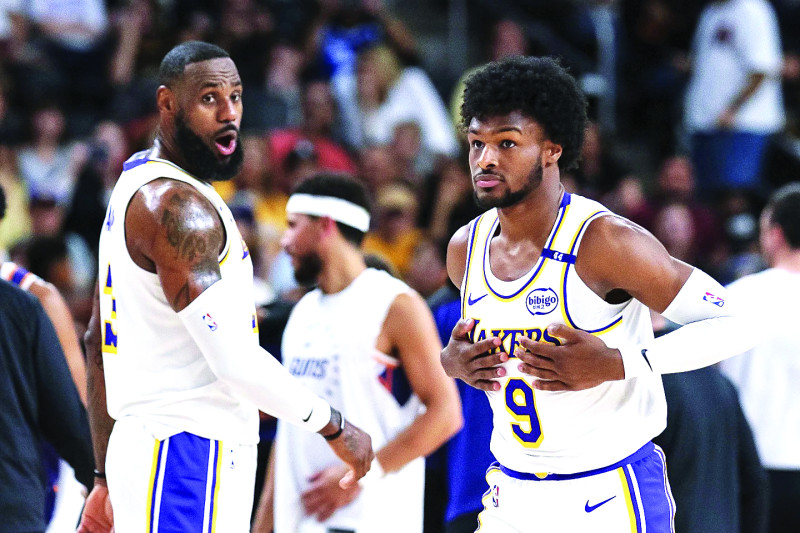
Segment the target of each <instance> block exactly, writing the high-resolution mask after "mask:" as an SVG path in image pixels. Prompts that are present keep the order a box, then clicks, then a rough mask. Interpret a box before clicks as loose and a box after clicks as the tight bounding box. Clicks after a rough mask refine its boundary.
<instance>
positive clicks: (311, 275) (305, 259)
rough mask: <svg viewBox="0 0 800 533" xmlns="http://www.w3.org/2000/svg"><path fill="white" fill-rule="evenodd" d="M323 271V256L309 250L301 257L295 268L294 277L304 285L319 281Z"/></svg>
mask: <svg viewBox="0 0 800 533" xmlns="http://www.w3.org/2000/svg"><path fill="white" fill-rule="evenodd" d="M321 272H322V258H321V257H320V256H319V254H318V253H316V252H309V253H307V254H305V255H303V256H302V257H300V258H299V261H298V263H297V268H295V269H294V279H295V280H296V281H297V283H299V284H300V285H302V286H304V287H310V286H312V285H315V284H316V283H317V278H319V275H320V273H321Z"/></svg>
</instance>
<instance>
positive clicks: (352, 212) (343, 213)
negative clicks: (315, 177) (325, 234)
mask: <svg viewBox="0 0 800 533" xmlns="http://www.w3.org/2000/svg"><path fill="white" fill-rule="evenodd" d="M286 212H287V213H299V214H302V215H313V216H316V217H330V218H332V219H333V220H335V221H337V222H341V223H342V224H347V225H348V226H350V227H353V228H355V229H357V230H359V231H361V232H363V233H366V232H367V230H368V229H369V212H368V211H367V210H366V209H364V208H363V207H361V206H360V205H356V204H354V203H353V202H350V201H347V200H344V199H342V198H335V197H333V196H315V195H313V194H293V195H291V196H290V197H289V201H288V202H286Z"/></svg>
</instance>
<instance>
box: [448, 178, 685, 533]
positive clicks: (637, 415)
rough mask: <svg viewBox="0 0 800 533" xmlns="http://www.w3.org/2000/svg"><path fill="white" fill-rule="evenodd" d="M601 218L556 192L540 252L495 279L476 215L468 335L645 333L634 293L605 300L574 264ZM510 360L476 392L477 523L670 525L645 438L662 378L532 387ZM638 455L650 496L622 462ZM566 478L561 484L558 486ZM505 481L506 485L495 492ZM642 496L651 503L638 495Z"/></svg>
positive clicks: (485, 233) (465, 299)
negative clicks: (487, 435) (558, 329)
mask: <svg viewBox="0 0 800 533" xmlns="http://www.w3.org/2000/svg"><path fill="white" fill-rule="evenodd" d="M609 215H611V216H614V215H613V214H612V213H611V212H609V211H608V210H606V209H605V208H604V207H603V206H602V205H600V204H598V203H597V202H594V201H592V200H589V199H586V198H583V197H580V196H577V195H570V194H567V193H564V195H563V197H562V200H561V203H560V206H559V211H558V216H557V218H556V222H555V224H554V226H553V228H552V230H551V232H550V235H549V237H548V239H547V241H546V245H545V247H544V249H543V250H542V253H541V256H540V258H539V259H538V261H537V262H536V264H535V265H533V267H532V268H531V269H530V271H528V272H527V273H526V274H524V275H523V276H521V277H520V278H518V279H515V280H511V281H503V280H500V279H498V278H497V277H495V276H494V274H493V273H492V270H491V266H490V253H491V250H490V244H491V240H492V237H493V236H494V235H495V234H496V233H497V231H498V224H499V219H498V214H497V210H496V209H491V210H489V211H487V212H486V213H484V214H483V215H481V216H480V217H478V218H476V219H475V220H474V221H473V222H472V224H471V226H470V233H469V241H468V249H467V265H466V273H465V276H464V280H463V283H462V287H461V299H462V316H463V317H464V318H472V319H474V320H475V322H476V325H475V329H474V331H473V332H472V333H471V335H472V339H473V340H474V341H478V340H482V339H484V338H487V337H491V336H497V337H499V338H500V339H501V340H502V345H501V347H500V348H499V349H502V350H503V351H506V352H507V353H509V354H513V352H514V348H515V347H516V345H517V344H518V343H519V341H518V339H519V338H520V337H521V336H526V337H530V338H533V339H534V340H537V341H539V342H546V343H551V344H559V340H558V339H556V338H554V337H552V336H551V335H550V334H549V333H548V332H547V329H546V328H547V326H549V325H550V324H553V323H560V324H566V325H568V326H570V327H573V328H576V329H581V330H584V331H587V332H589V333H592V334H594V335H597V336H599V337H600V338H601V339H602V340H603V341H604V342H605V343H606V344H607V345H608V346H611V347H616V346H620V345H622V344H626V343H639V342H644V341H647V340H651V339H652V338H653V330H652V324H651V322H650V314H649V310H648V309H647V307H646V306H644V305H643V304H641V303H640V302H638V301H637V300H635V299H631V300H629V301H627V302H624V303H621V304H609V303H607V302H605V301H604V300H603V299H602V298H600V297H599V296H597V295H596V294H595V293H594V292H592V290H591V289H590V288H589V287H588V286H586V284H585V283H584V282H583V281H582V280H581V278H580V277H579V276H578V274H577V273H576V271H575V259H576V256H577V254H578V250H579V247H580V244H581V239H582V237H583V235H584V232H585V231H586V228H587V227H588V225H589V224H590V223H591V221H593V220H595V219H596V218H598V217H601V216H609ZM518 365H519V361H518V360H517V359H516V358H514V357H511V358H510V359H509V360H508V361H507V362H506V363H505V364H504V365H503V366H504V367H505V369H506V376H505V377H504V378H502V379H500V380H499V382H500V384H501V388H500V390H498V391H493V392H487V393H486V394H487V397H488V399H489V403H490V405H491V407H492V412H493V431H492V439H491V450H492V453H493V454H494V455H495V457H496V458H497V460H498V464H497V465H496V466H495V467H494V468H490V469H489V471H488V472H487V480H489V482H490V492H489V493H487V498H486V499H485V500H484V503H485V504H487V505H486V506H485V510H484V511H483V512H482V513H481V524H482V527H481V528H480V531H524V530H525V526H524V525H523V524H528V527H530V524H538V525H539V526H542V527H544V529H542V531H555V530H557V531H613V532H619V531H642V530H643V529H637V527H640V526H637V524H646V525H651V524H653V520H654V519H655V517H657V518H658V519H659V520H660V521H661V522H662V523H664V524H667V525H666V526H665V527H666V529H664V528H663V527H662V528H661V529H657V528H656V526H655V525H651V527H650V531H670V528H671V516H672V515H671V513H672V508H671V505H672V504H671V496H669V491H668V490H667V491H666V492H665V488H666V487H667V485H666V483H667V482H666V470H665V469H664V465H663V456H662V454H660V453H659V451H658V450H655V449H654V447H653V445H652V444H651V443H649V441H650V439H651V438H653V437H655V436H656V435H658V434H659V433H660V432H661V431H663V429H664V427H665V426H666V401H665V398H664V390H663V387H662V384H661V377H660V376H659V375H651V376H646V377H640V378H636V379H629V380H622V381H611V382H606V383H603V384H601V385H598V386H597V387H593V388H591V389H588V390H583V391H576V392H550V391H538V390H534V388H533V387H532V379H533V378H532V377H531V376H528V375H525V374H522V373H521V372H520V371H519V370H518V368H517V366H518ZM646 444H647V445H646ZM643 445H646V446H644V447H643ZM642 459H644V460H646V461H650V462H653V463H654V464H653V465H651V466H653V468H654V469H655V470H657V472H656V471H655V470H654V473H655V475H656V479H655V482H654V486H656V488H659V489H660V495H659V494H656V495H655V496H653V495H650V494H649V492H648V491H645V490H644V487H643V485H641V483H642V481H641V480H639V481H638V482H637V479H636V476H635V472H633V467H631V465H634V466H635V464H636V462H637V461H639V460H642ZM659 464H660V467H659ZM612 467H613V468H612ZM627 467H631V472H629V473H628V478H626V472H628V470H627ZM659 468H660V469H659ZM651 470H653V469H651ZM599 471H602V472H599ZM631 475H633V476H634V479H633V480H632V481H631V480H630V476H631ZM501 478H502V480H503V481H500V479H501ZM600 479H603V481H599V480H600ZM609 479H610V481H608V480H609ZM533 480H546V481H542V482H537V483H530V482H529V481H533ZM556 483H560V484H561V485H558V487H559V488H556V486H557V485H556ZM581 483H582V484H583V485H580V484H581ZM637 483H638V485H637ZM567 484H569V485H570V487H571V488H570V489H569V490H568V491H565V490H564V487H565V486H566V485H567ZM504 485H505V486H506V487H507V488H506V490H505V491H502V490H500V489H501V488H503V486H504ZM576 485H577V486H584V487H587V488H586V490H578V489H577V488H576ZM512 487H513V488H512ZM592 487H595V488H597V489H598V490H596V491H595V490H592ZM612 488H613V489H614V491H612ZM520 491H522V492H521V493H520ZM640 492H646V494H639V493H640ZM512 494H513V495H514V496H512ZM567 494H570V495H572V496H571V499H568V498H565V496H566V495H567ZM490 495H491V496H492V498H491V504H490V505H489V504H488V502H489V498H488V496H490ZM606 495H607V496H606ZM606 497H611V499H610V500H608V502H607V503H605V504H604V505H603V506H602V507H598V508H594V507H593V506H592V504H593V503H594V502H599V501H602V500H605V499H606ZM652 497H655V498H656V503H655V504H653V503H650V502H649V500H650V499H651V498H652ZM514 498H520V499H519V501H516V500H515V499H514ZM637 498H638V500H637ZM644 500H647V501H644ZM515 501H516V503H512V502H515ZM637 502H638V505H637ZM578 503H579V504H580V505H578ZM584 503H585V505H584ZM565 505H566V507H565ZM556 527H557V528H558V529H549V528H556ZM626 528H628V529H626Z"/></svg>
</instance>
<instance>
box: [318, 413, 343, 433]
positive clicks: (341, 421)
mask: <svg viewBox="0 0 800 533" xmlns="http://www.w3.org/2000/svg"><path fill="white" fill-rule="evenodd" d="M336 412H337V413H339V429H337V430H336V431H335V432H333V433H331V434H330V435H323V436H322V437H323V438H324V439H325V440H336V439H338V438H339V435H341V434H342V432H343V431H344V415H343V414H342V413H341V412H339V411H336Z"/></svg>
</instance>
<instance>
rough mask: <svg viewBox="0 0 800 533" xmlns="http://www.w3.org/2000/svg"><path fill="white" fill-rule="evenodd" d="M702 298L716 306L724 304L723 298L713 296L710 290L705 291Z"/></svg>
mask: <svg viewBox="0 0 800 533" xmlns="http://www.w3.org/2000/svg"><path fill="white" fill-rule="evenodd" d="M703 300H705V301H707V302H709V303H712V304H714V305H716V306H717V307H722V306H723V305H725V300H723V299H722V298H720V297H719V296H715V295H713V294H711V293H710V292H707V293H706V295H705V296H703Z"/></svg>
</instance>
